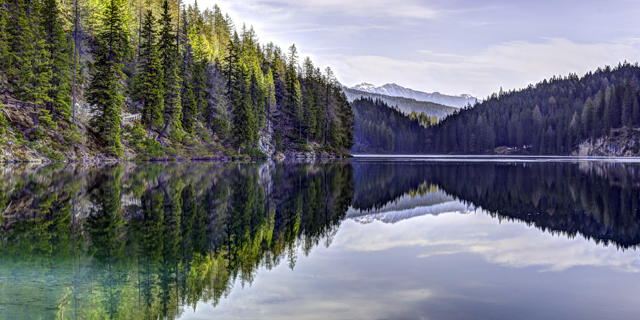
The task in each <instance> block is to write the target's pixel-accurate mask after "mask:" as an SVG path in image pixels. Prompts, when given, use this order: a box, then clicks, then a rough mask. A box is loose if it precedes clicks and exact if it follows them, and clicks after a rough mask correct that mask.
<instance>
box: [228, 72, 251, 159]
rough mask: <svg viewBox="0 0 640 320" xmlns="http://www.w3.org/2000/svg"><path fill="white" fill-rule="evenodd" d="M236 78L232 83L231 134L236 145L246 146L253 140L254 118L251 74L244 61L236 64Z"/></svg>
mask: <svg viewBox="0 0 640 320" xmlns="http://www.w3.org/2000/svg"><path fill="white" fill-rule="evenodd" d="M236 69H237V71H236V73H237V79H238V81H236V82H235V83H234V84H233V87H232V90H233V94H232V97H233V100H232V104H233V136H234V138H235V139H236V144H237V145H238V146H243V145H244V146H248V145H250V144H251V143H252V142H253V139H254V131H253V128H254V126H255V118H254V116H253V112H252V108H251V92H250V86H251V75H250V73H249V69H248V68H247V65H246V64H244V62H240V63H239V65H238V66H237V68H236Z"/></svg>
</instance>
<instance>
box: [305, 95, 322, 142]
mask: <svg viewBox="0 0 640 320" xmlns="http://www.w3.org/2000/svg"><path fill="white" fill-rule="evenodd" d="M304 102H305V103H304V119H303V127H304V134H305V137H306V139H307V141H309V138H311V139H314V138H315V136H316V128H317V120H316V116H317V113H318V112H317V110H318V93H317V92H316V91H315V90H313V91H312V92H310V93H307V97H306V99H305V100H304Z"/></svg>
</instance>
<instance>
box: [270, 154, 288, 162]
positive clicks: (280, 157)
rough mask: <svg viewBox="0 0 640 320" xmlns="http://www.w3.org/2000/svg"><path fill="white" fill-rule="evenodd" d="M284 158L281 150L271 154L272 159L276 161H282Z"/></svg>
mask: <svg viewBox="0 0 640 320" xmlns="http://www.w3.org/2000/svg"><path fill="white" fill-rule="evenodd" d="M286 158H287V157H286V156H285V155H284V153H282V152H276V153H274V154H273V159H275V160H277V161H283V160H284V159H286Z"/></svg>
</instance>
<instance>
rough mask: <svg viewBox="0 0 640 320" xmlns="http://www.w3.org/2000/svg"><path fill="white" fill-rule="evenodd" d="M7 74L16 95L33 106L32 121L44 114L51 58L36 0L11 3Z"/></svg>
mask: <svg viewBox="0 0 640 320" xmlns="http://www.w3.org/2000/svg"><path fill="white" fill-rule="evenodd" d="M10 8H11V11H10V15H11V17H12V19H10V21H11V22H12V23H11V25H10V26H9V28H10V29H11V31H12V33H11V35H10V50H11V51H10V64H11V67H10V76H11V78H12V81H11V84H12V87H13V92H14V95H15V96H16V98H18V99H19V100H22V101H24V102H26V103H27V104H28V105H29V106H31V107H33V109H34V114H33V115H34V124H35V125H37V124H38V118H39V117H40V116H45V117H47V116H48V114H49V110H46V109H45V104H46V103H48V102H50V101H51V99H50V97H49V95H48V93H49V90H50V87H51V77H52V71H51V60H50V53H49V50H48V46H47V44H46V41H45V37H44V30H43V28H42V25H41V23H40V21H41V19H40V14H41V6H40V3H39V2H37V1H36V2H33V3H31V2H29V3H28V2H26V1H24V0H15V2H13V3H12V4H11V6H10Z"/></svg>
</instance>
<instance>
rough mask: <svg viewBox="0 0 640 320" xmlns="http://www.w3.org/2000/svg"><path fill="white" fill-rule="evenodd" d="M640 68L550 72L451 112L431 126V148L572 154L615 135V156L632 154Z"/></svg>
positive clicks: (637, 120) (639, 111) (638, 118)
mask: <svg viewBox="0 0 640 320" xmlns="http://www.w3.org/2000/svg"><path fill="white" fill-rule="evenodd" d="M639 78H640V67H639V66H638V64H637V63H636V64H633V65H632V64H629V63H626V62H625V63H624V64H622V63H621V64H619V65H618V66H617V67H614V68H611V67H609V66H607V67H605V68H604V69H602V68H598V69H597V71H595V72H589V73H587V74H585V75H584V76H582V77H579V76H578V75H576V74H569V75H568V76H565V77H560V76H559V77H556V76H554V77H552V78H551V79H549V80H546V79H545V80H543V81H542V82H539V83H537V84H535V85H533V84H532V85H529V86H528V87H527V88H524V89H520V90H511V91H506V92H504V91H502V89H501V90H500V92H498V93H494V94H492V95H491V96H489V97H487V99H486V100H484V101H483V102H482V103H480V104H476V105H475V106H473V107H471V106H469V107H467V108H464V109H461V110H459V111H456V112H455V113H453V114H452V115H451V116H449V117H447V118H445V119H444V120H443V121H441V122H440V123H439V124H437V125H436V126H434V127H433V128H432V132H431V136H430V137H429V144H430V147H429V150H430V152H431V153H454V154H486V153H493V152H494V148H496V147H507V148H508V150H510V151H512V152H514V153H520V154H541V155H571V154H576V153H577V148H578V147H579V146H580V145H581V144H583V145H584V144H585V143H586V144H588V145H593V144H595V143H597V141H598V139H609V140H611V139H618V140H620V141H621V142H620V143H618V144H612V146H611V147H610V149H614V150H612V152H615V154H614V155H622V154H629V153H632V154H636V153H637V152H638V141H637V139H638V135H637V134H636V131H637V129H638V126H639V125H640V107H639V105H638V99H639V96H640V82H639V81H638V79H639Z"/></svg>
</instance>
